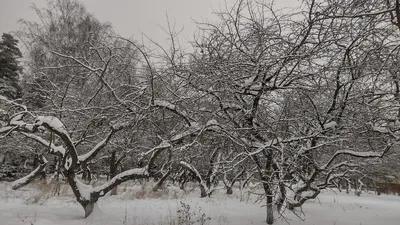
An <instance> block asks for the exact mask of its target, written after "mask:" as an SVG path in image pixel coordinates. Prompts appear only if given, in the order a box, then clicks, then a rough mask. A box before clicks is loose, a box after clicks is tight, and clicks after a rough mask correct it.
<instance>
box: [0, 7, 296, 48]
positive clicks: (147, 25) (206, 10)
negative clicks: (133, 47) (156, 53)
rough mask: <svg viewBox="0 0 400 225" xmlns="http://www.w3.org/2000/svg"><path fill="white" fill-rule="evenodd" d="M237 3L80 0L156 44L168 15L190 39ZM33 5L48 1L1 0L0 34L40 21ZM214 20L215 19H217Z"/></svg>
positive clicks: (121, 30) (119, 28)
mask: <svg viewBox="0 0 400 225" xmlns="http://www.w3.org/2000/svg"><path fill="white" fill-rule="evenodd" d="M235 1H236V0H225V1H224V0H80V2H82V3H83V4H84V5H85V6H86V9H87V11H89V12H90V13H92V14H94V15H95V17H96V18H97V19H99V20H100V21H102V22H105V21H108V22H111V24H112V25H113V27H114V29H115V31H116V32H117V33H118V34H120V35H122V36H124V37H133V38H135V39H136V40H140V39H141V34H142V33H144V34H146V35H147V36H149V37H151V38H152V39H154V40H155V41H157V42H161V43H162V42H164V41H165V39H166V38H167V36H166V34H165V32H164V31H162V29H161V28H160V26H161V27H166V25H167V19H166V14H168V17H169V20H170V22H174V21H175V23H176V27H177V30H180V29H181V28H183V29H184V30H183V32H182V33H181V36H180V38H181V39H183V41H185V39H186V40H187V39H191V37H192V34H193V32H194V31H195V28H196V26H195V24H194V23H193V20H195V21H207V20H212V18H213V17H212V12H213V11H218V9H219V8H220V7H223V6H224V5H225V2H226V3H227V4H228V5H232V4H233V3H234V2H235ZM275 2H276V3H277V5H278V7H290V6H295V5H298V4H300V3H299V2H300V0H275ZM32 3H35V4H36V5H37V6H39V7H44V6H46V0H0V34H1V33H3V32H10V31H15V30H17V29H18V23H17V21H18V19H21V18H23V19H25V20H37V16H36V14H35V13H34V12H33V10H32V9H31V8H30V6H31V5H32ZM214 20H215V19H214Z"/></svg>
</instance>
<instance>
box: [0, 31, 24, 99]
mask: <svg viewBox="0 0 400 225" xmlns="http://www.w3.org/2000/svg"><path fill="white" fill-rule="evenodd" d="M1 38H2V40H1V41H0V95H4V96H6V97H8V98H10V99H16V98H20V97H21V94H22V93H21V88H20V87H19V85H18V81H19V73H20V71H21V70H22V68H21V67H20V66H19V65H18V64H19V62H18V60H17V59H18V58H21V57H22V54H21V51H20V50H19V48H18V47H17V44H18V40H16V39H15V38H14V37H13V36H12V35H11V34H7V33H3V35H2V36H1Z"/></svg>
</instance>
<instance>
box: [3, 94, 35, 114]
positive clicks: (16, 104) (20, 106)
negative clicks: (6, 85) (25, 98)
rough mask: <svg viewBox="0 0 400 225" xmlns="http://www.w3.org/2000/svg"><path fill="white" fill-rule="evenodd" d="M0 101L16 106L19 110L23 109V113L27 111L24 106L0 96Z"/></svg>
mask: <svg viewBox="0 0 400 225" xmlns="http://www.w3.org/2000/svg"><path fill="white" fill-rule="evenodd" d="M0 100H2V101H5V102H6V103H7V104H10V105H14V106H17V107H19V108H21V109H23V110H24V111H25V112H26V111H28V108H27V107H26V106H25V105H22V104H19V103H18V102H16V100H9V99H8V98H6V97H4V96H3V95H0Z"/></svg>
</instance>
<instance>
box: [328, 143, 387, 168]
mask: <svg viewBox="0 0 400 225" xmlns="http://www.w3.org/2000/svg"><path fill="white" fill-rule="evenodd" d="M392 146H393V144H388V145H387V146H386V147H385V148H384V149H383V150H382V151H381V152H374V151H367V152H358V151H354V150H347V149H346V150H338V151H336V152H335V154H333V155H332V157H331V158H330V159H329V161H328V162H327V163H326V164H325V165H324V166H323V167H322V169H326V168H328V166H330V165H331V163H332V162H333V160H335V158H336V157H338V156H340V155H349V156H353V157H358V158H381V157H383V156H384V155H385V153H386V152H387V151H389V150H390V148H391V147H392Z"/></svg>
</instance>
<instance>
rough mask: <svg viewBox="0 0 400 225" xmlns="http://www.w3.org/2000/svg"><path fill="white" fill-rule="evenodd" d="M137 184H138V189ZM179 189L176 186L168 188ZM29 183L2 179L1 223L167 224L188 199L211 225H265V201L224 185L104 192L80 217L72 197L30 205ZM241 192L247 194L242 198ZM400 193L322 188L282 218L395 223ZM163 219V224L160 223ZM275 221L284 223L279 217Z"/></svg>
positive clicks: (304, 224) (328, 224) (312, 222)
mask: <svg viewBox="0 0 400 225" xmlns="http://www.w3.org/2000/svg"><path fill="white" fill-rule="evenodd" d="M139 189H140V187H138V190H139ZM173 191H178V192H179V191H180V190H179V189H177V190H175V189H171V190H169V192H170V193H172V192H173ZM31 192H32V190H31V189H29V188H25V187H24V188H22V189H21V190H20V191H16V192H13V191H11V190H10V185H9V184H8V183H4V182H3V183H0V224H2V225H27V224H28V225H29V224H34V225H88V224H90V225H94V224H96V225H97V224H98V225H100V224H103V225H106V224H107V225H122V224H127V225H145V224H146V225H147V224H155V225H158V224H168V223H167V222H168V221H169V220H170V219H171V218H175V217H176V216H177V214H176V211H177V209H178V208H179V206H180V202H184V203H186V204H189V205H190V207H191V210H193V211H195V212H196V215H197V216H196V217H198V216H199V209H200V210H201V213H205V215H206V216H210V217H211V220H210V221H208V222H206V223H205V224H210V225H225V224H231V225H246V224H255V225H264V224H266V223H265V207H262V205H263V203H261V204H260V203H255V204H254V203H253V202H254V200H255V199H256V197H255V196H250V198H248V197H247V196H248V195H247V193H242V201H241V200H240V195H241V194H240V193H239V190H235V192H234V194H233V195H231V196H227V195H226V194H225V192H224V191H223V190H218V191H216V192H215V193H214V194H213V195H212V197H211V198H199V197H198V195H199V193H198V190H197V189H196V190H195V191H194V192H191V193H189V194H183V192H180V193H179V194H178V199H175V198H158V199H156V198H152V199H133V200H132V199H131V200H129V199H127V198H124V197H123V196H124V194H123V193H121V194H120V195H118V196H105V197H103V198H101V199H100V200H99V202H98V206H95V209H94V211H93V214H92V215H90V216H89V217H88V218H87V219H84V212H83V209H82V207H81V206H80V205H78V204H77V203H76V201H75V200H74V199H73V198H72V197H53V198H51V199H49V200H48V201H47V202H46V203H44V204H42V205H39V204H29V205H26V204H24V203H23V202H24V201H23V199H22V197H21V196H26V195H29V194H30V193H31ZM243 196H245V197H243ZM399 208H400V197H399V196H393V195H381V196H377V195H375V194H372V193H363V194H362V195H361V196H360V197H357V196H355V195H354V194H353V193H350V194H346V193H344V192H341V193H340V192H339V193H335V192H332V191H325V192H323V193H322V194H321V195H320V196H319V198H318V199H317V200H315V201H310V202H308V203H306V204H305V205H304V206H303V211H304V214H303V213H300V212H299V211H298V212H297V213H298V214H299V215H301V217H302V219H304V221H302V220H301V219H299V218H297V217H296V216H295V215H293V214H292V213H291V212H286V214H285V215H286V217H287V219H288V222H289V224H291V225H333V224H336V225H360V224H362V225H376V224H379V225H397V224H399V219H400V215H399V213H398V210H399ZM161 222H162V223H161ZM275 224H276V225H286V224H288V223H287V222H286V221H284V220H283V219H279V218H277V221H276V223H275Z"/></svg>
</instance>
